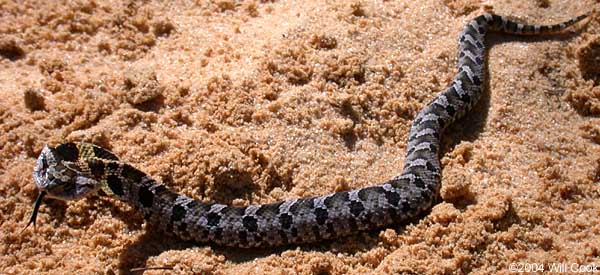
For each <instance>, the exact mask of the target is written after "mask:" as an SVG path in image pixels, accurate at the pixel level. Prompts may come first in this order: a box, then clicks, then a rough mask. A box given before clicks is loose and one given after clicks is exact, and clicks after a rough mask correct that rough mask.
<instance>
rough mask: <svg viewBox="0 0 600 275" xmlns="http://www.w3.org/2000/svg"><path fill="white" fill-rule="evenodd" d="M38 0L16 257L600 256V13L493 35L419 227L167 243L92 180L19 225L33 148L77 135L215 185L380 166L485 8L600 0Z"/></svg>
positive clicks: (348, 182) (262, 193) (379, 174)
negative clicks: (576, 24)
mask: <svg viewBox="0 0 600 275" xmlns="http://www.w3.org/2000/svg"><path fill="white" fill-rule="evenodd" d="M24 2H25V3H24V4H14V3H10V2H6V1H0V66H1V69H0V133H1V136H0V169H1V170H2V174H1V176H0V198H1V199H0V223H1V229H0V239H1V240H2V242H1V244H0V252H1V253H0V274H140V273H142V272H143V273H144V274H215V275H216V274H236V275H237V274H285V275H288V274H320V275H324V274H365V273H374V274H467V273H469V274H514V272H511V271H510V270H509V268H510V265H511V263H515V264H517V265H518V266H517V267H521V268H524V267H525V264H545V265H546V266H544V267H545V268H546V270H547V269H548V267H549V266H548V264H551V263H566V264H569V265H571V264H595V265H596V266H597V267H598V268H599V269H600V238H599V237H598V236H599V235H600V203H599V202H600V191H599V190H600V119H599V117H600V76H599V75H600V72H599V69H598V68H600V66H599V59H600V16H598V15H596V16H595V17H594V18H593V19H592V20H589V23H588V24H587V26H585V27H583V28H581V30H580V31H579V32H574V31H572V32H570V33H568V34H566V35H560V36H555V37H546V38H518V37H514V36H501V35H492V36H490V39H489V40H488V41H489V42H490V43H488V45H490V46H491V49H490V51H489V62H488V70H489V85H488V86H489V87H488V89H487V90H488V93H487V94H486V95H485V96H484V99H483V100H482V102H481V103H480V104H479V105H478V106H477V107H476V108H475V110H474V111H473V112H471V113H470V114H469V115H468V117H467V118H465V119H463V120H461V121H459V123H458V124H457V125H455V126H453V127H451V128H449V129H448V131H447V134H446V135H445V138H444V148H445V151H444V154H443V158H442V163H443V166H444V168H443V188H442V192H441V197H442V201H441V202H440V203H439V204H437V205H436V206H435V207H433V209H432V210H431V213H428V214H427V215H425V216H424V217H423V218H422V219H420V220H415V221H414V222H413V223H410V224H407V225H397V226H394V227H392V228H389V229H382V230H378V231H374V232H367V233H358V234H356V235H354V236H351V237H348V238H344V239H340V240H334V241H330V242H324V243H320V244H308V245H302V246H290V247H283V248H274V249H259V250H243V249H228V248H221V247H215V246H212V245H206V244H194V243H189V242H182V241H178V240H176V239H172V238H167V237H165V236H164V235H163V234H162V233H160V232H155V231H153V230H152V226H148V225H146V224H145V223H144V221H143V219H142V217H140V216H139V215H137V214H136V213H135V211H134V210H133V209H132V208H131V207H129V206H128V205H126V204H124V203H121V202H117V201H114V200H112V199H108V198H97V197H92V198H89V199H85V200H80V201H76V202H68V203H64V202H59V201H56V200H51V199H48V200H45V203H44V204H43V205H42V207H41V211H40V215H39V217H38V226H37V229H36V230H35V231H34V230H33V229H32V228H28V229H27V230H25V231H23V232H21V230H22V229H23V227H24V226H25V224H26V221H27V219H28V217H29V215H30V213H31V208H32V203H33V200H34V198H35V196H36V194H37V190H36V187H35V185H34V183H33V181H32V178H31V170H32V167H33V165H34V161H35V158H36V157H37V155H38V154H39V152H40V150H41V148H42V147H43V145H44V144H52V145H56V144H58V143H61V142H64V141H87V142H93V143H96V144H99V145H101V146H104V147H106V148H109V149H110V150H112V151H113V152H115V153H116V154H117V155H119V156H120V157H121V158H122V159H123V160H125V161H127V162H129V163H131V164H133V165H134V166H136V167H139V168H141V169H142V170H144V171H145V172H147V173H149V174H151V175H153V176H154V177H155V178H157V179H160V180H162V181H163V182H164V183H165V184H167V185H168V186H170V187H171V188H173V189H174V190H177V191H178V192H180V193H182V194H186V195H189V196H193V197H195V198H198V199H201V200H204V201H213V200H214V201H218V202H221V203H231V204H235V205H244V204H249V203H267V202H275V201H280V200H286V199H291V198H298V197H306V196H314V195H320V194H326V193H330V192H334V191H340V190H345V189H352V188H359V187H363V186H368V185H373V184H377V183H380V182H382V181H384V180H386V179H388V178H390V177H392V176H394V175H395V174H396V173H398V172H399V171H400V169H401V167H402V164H403V155H404V152H405V149H406V145H405V140H406V137H407V134H408V130H409V127H410V123H411V120H412V119H413V118H414V116H415V114H416V113H417V112H418V110H419V109H420V108H421V107H422V106H424V104H426V103H427V102H428V101H429V100H431V99H432V98H433V97H434V96H435V95H436V94H437V93H438V92H439V91H441V90H442V89H443V88H444V87H445V85H446V84H447V83H448V82H449V81H450V79H451V78H452V77H453V75H454V73H455V71H456V70H455V64H456V46H457V43H456V41H457V36H458V33H459V31H460V30H461V28H462V26H463V24H464V23H465V22H467V21H468V20H469V19H470V18H472V17H474V16H476V15H478V14H480V13H481V12H482V11H483V10H484V9H487V10H490V11H493V12H495V13H498V14H502V15H511V16H513V17H514V18H517V19H522V20H526V21H527V22H534V23H555V22H559V21H562V20H566V19H568V18H569V17H571V16H575V15H578V14H581V13H584V12H587V11H589V10H591V9H592V8H594V7H595V8H596V9H597V10H600V4H599V2H598V1H594V0H585V1H568V0H552V1H547V0H546V1H544V0H530V1H509V0H503V1H500V0H498V1H486V2H485V3H482V2H481V1H477V0H460V1H449V0H443V1H432V0H427V1H410V0H402V1H362V2H361V1H295V2H292V1H289V2H288V1H245V2H242V1H233V0H217V1H179V2H177V3H169V4H163V3H161V2H158V1H157V2H148V3H141V1H129V2H125V3H122V2H118V1H115V2H114V3H113V2H106V3H100V2H94V1H86V0H83V1H76V3H70V1H24ZM139 267H165V268H167V269H156V270H145V271H144V270H141V271H131V269H134V268H139ZM599 272H600V271H599ZM538 274H541V273H538ZM543 274H548V273H543Z"/></svg>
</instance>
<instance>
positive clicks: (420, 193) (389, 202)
mask: <svg viewBox="0 0 600 275" xmlns="http://www.w3.org/2000/svg"><path fill="white" fill-rule="evenodd" d="M588 15H590V13H588V14H585V15H581V16H578V17H575V18H573V19H571V20H569V21H566V22H563V23H560V24H556V25H549V26H539V25H526V24H521V23H517V22H514V21H511V20H508V19H506V18H505V17H502V16H498V15H493V14H484V15H481V16H478V17H476V18H475V19H473V20H471V21H469V22H468V23H467V24H466V25H465V26H464V29H463V30H462V32H461V34H460V36H459V50H458V73H457V74H456V76H455V77H454V79H453V81H452V82H451V83H450V84H449V85H448V87H447V88H446V89H445V90H444V91H443V92H442V93H440V94H439V95H438V96H437V97H435V98H434V99H433V100H432V101H431V102H430V103H429V104H427V105H426V106H425V107H424V108H423V109H422V110H421V111H420V112H419V113H418V115H417V116H416V118H415V119H414V121H413V123H412V126H411V129H410V133H409V136H408V146H407V152H406V158H405V163H404V169H403V170H402V173H400V174H399V175H397V176H395V177H394V178H392V179H390V180H388V181H386V182H384V183H383V184H381V185H377V186H370V187H365V188H362V189H357V190H350V191H343V192H337V193H333V194H328V195H323V196H319V197H313V198H300V199H294V200H288V201H282V202H276V203H270V204H263V205H248V206H243V207H237V206H228V205H224V204H218V203H205V202H201V201H198V200H194V199H192V198H190V197H187V196H183V195H179V194H177V193H175V192H173V191H171V190H169V189H168V188H167V187H165V186H164V185H162V184H160V183H158V182H156V181H155V180H153V179H152V178H151V177H150V176H148V175H147V174H145V173H144V172H141V171H140V170H138V169H136V168H134V167H133V166H131V165H129V164H126V163H123V162H121V161H119V159H118V158H117V157H116V156H115V155H114V154H112V153H111V152H109V151H107V150H106V149H103V148H101V147H99V146H96V145H92V144H88V143H64V144H61V145H58V146H56V147H49V146H45V147H44V148H43V149H42V151H41V154H40V156H39V158H38V159H37V163H36V165H35V168H34V171H33V178H34V180H35V182H36V184H37V187H38V189H39V190H40V193H39V195H38V197H37V199H36V202H35V205H34V210H33V213H32V215H31V218H30V221H29V224H31V223H33V224H34V225H35V220H36V216H37V213H38V209H39V207H40V204H41V201H42V198H43V197H44V196H48V197H52V198H55V199H60V200H74V199H79V198H83V197H85V196H87V195H89V194H100V195H111V196H114V197H116V198H118V199H121V200H123V201H126V202H128V203H130V204H132V205H133V206H134V207H135V208H136V209H138V210H139V211H140V212H141V213H142V214H143V215H144V217H145V218H146V219H147V220H149V221H150V222H151V223H153V224H155V225H157V226H158V227H159V228H161V229H162V230H164V231H165V232H170V233H173V234H174V235H176V236H177V237H179V238H181V239H184V240H195V241H198V242H212V243H216V244H218V245H224V246H237V247H261V246H278V245H285V244H290V243H306V242H314V241H317V240H321V239H333V238H337V237H340V236H345V235H349V234H352V233H353V232H356V231H360V230H370V229H374V228H380V227H384V226H389V225H391V224H393V223H401V222H405V221H407V220H410V219H412V218H415V217H417V216H418V215H420V214H422V213H424V211H427V210H428V209H429V208H430V207H431V206H432V205H433V204H434V202H435V201H436V197H437V196H438V193H439V189H440V185H441V175H440V172H441V166H440V160H439V151H440V138H441V135H442V133H443V131H444V129H445V128H446V127H447V126H448V125H450V124H451V123H453V122H454V121H455V120H457V119H458V118H460V117H462V116H463V115H464V114H465V113H466V112H467V111H469V110H470V109H471V108H472V107H473V105H474V104H475V103H476V102H477V101H478V100H479V98H480V97H481V94H482V89H483V88H482V87H483V81H484V57H485V46H484V37H485V34H486V32H488V31H497V32H503V33H510V34H518V35H533V34H549V33H555V32H559V31H562V30H564V29H565V28H567V27H568V26H570V25H573V24H575V23H576V22H578V21H580V20H582V19H584V18H586V17H587V16H588ZM29 224H28V225H29Z"/></svg>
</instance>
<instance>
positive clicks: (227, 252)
mask: <svg viewBox="0 0 600 275" xmlns="http://www.w3.org/2000/svg"><path fill="white" fill-rule="evenodd" d="M579 31H581V29H580V30H579ZM579 31H578V32H566V33H563V34H555V35H543V36H516V35H506V34H495V33H490V34H488V37H486V41H485V45H486V48H487V49H488V50H486V52H485V60H486V62H485V76H484V79H485V81H484V87H483V94H482V96H481V98H480V100H479V102H478V103H477V104H476V105H475V106H474V107H473V109H472V110H471V111H470V112H469V115H466V116H464V117H463V118H461V119H459V120H457V121H456V122H455V123H453V124H452V125H450V126H449V127H448V128H447V129H446V131H445V133H444V137H443V139H442V148H443V149H442V152H441V153H442V155H443V154H444V153H446V152H449V151H452V150H453V149H454V148H455V147H456V146H457V145H458V144H460V143H461V142H462V141H475V140H477V139H478V138H479V137H480V134H481V133H482V131H483V128H484V126H485V124H486V122H487V119H488V115H489V108H490V101H491V96H490V95H491V93H490V86H489V83H490V78H489V73H488V72H489V48H491V47H493V46H494V45H498V44H502V43H507V42H521V43H533V42H542V41H567V40H570V39H572V38H574V37H575V36H576V35H577V34H578V33H579ZM465 194H466V195H465V196H464V197H461V198H457V199H456V201H452V202H449V203H452V204H454V205H455V206H456V207H457V208H458V209H464V208H466V207H467V206H468V205H470V204H475V203H476V196H475V194H470V195H469V192H466V193H465ZM437 200H438V202H439V201H440V200H441V199H440V198H439V197H438V199H437ZM436 203H437V202H436ZM430 211H431V210H428V211H425V212H424V213H422V214H421V215H420V216H418V217H416V218H414V219H412V220H409V221H405V222H403V223H398V224H396V225H394V226H391V227H389V228H393V229H395V230H396V232H397V233H398V234H399V235H401V234H403V233H404V231H405V228H406V226H407V225H410V224H414V223H418V222H419V221H420V220H421V219H422V218H423V217H425V216H427V215H429V213H430ZM121 218H122V219H124V220H127V219H129V218H130V217H124V216H123V217H121ZM381 232H382V229H377V230H373V231H366V232H357V234H354V235H351V236H348V237H343V238H339V239H335V240H326V241H321V242H317V243H308V244H301V245H287V246H280V247H274V248H252V249H244V248H230V247H222V246H217V245H214V244H211V243H197V242H192V241H182V240H180V239H178V238H176V237H173V236H169V235H167V234H164V233H163V232H160V231H158V230H157V229H154V227H153V226H152V225H148V226H146V231H145V232H144V233H143V234H142V235H141V236H140V237H139V238H137V239H136V240H135V241H134V242H133V243H131V244H130V245H128V246H127V247H126V248H125V250H124V252H123V253H121V255H120V257H119V266H118V267H119V274H139V273H138V272H136V271H132V269H134V270H135V269H136V268H142V269H144V268H148V269H152V268H167V269H168V268H169V267H145V263H146V261H147V260H148V259H149V258H150V257H153V256H158V255H160V254H161V253H162V252H164V251H168V250H185V249H189V248H192V247H197V246H211V247H212V248H213V251H214V253H215V254H217V255H223V256H225V257H226V258H227V260H228V261H231V262H233V263H244V262H249V261H253V260H255V259H258V258H263V257H267V256H270V255H274V254H279V255H281V254H282V253H283V252H285V251H289V250H294V249H299V250H300V251H304V252H331V251H335V252H337V253H346V254H356V253H357V252H361V251H368V250H370V249H372V248H374V247H377V246H379V245H381V239H380V238H379V237H378V236H379V234H380V233H381Z"/></svg>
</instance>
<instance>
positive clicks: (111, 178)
mask: <svg viewBox="0 0 600 275" xmlns="http://www.w3.org/2000/svg"><path fill="white" fill-rule="evenodd" d="M106 184H108V188H110V190H111V191H112V192H113V193H115V195H117V196H123V195H125V192H124V191H123V184H122V183H121V179H120V178H119V177H117V176H116V175H108V176H107V177H106Z"/></svg>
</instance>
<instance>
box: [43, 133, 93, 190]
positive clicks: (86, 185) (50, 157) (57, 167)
mask: <svg viewBox="0 0 600 275" xmlns="http://www.w3.org/2000/svg"><path fill="white" fill-rule="evenodd" d="M85 167H86V166H85V162H83V161H81V160H80V156H79V149H78V146H77V144H75V143H64V144H61V145H59V146H57V147H56V148H52V147H48V146H45V147H44V149H42V152H41V153H40V156H39V157H38V159H37V163H36V165H35V167H34V169H33V179H34V180H35V183H36V185H37V187H38V189H39V190H40V193H45V195H47V196H48V197H51V198H55V199H59V200H65V201H66V200H76V199H80V198H83V197H85V196H86V195H88V194H91V193H95V192H96V191H97V190H98V188H99V183H98V181H96V180H95V179H94V178H93V177H91V176H90V175H89V173H86V172H85V171H86V169H85Z"/></svg>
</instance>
